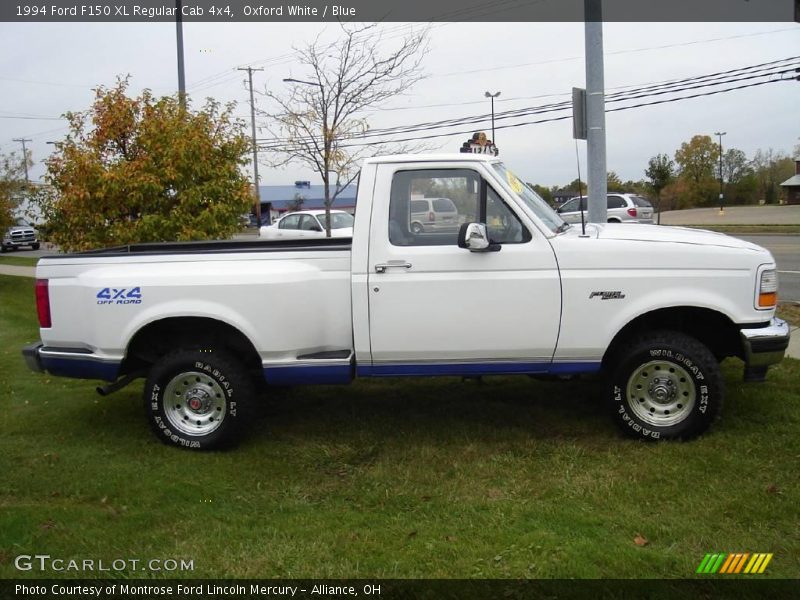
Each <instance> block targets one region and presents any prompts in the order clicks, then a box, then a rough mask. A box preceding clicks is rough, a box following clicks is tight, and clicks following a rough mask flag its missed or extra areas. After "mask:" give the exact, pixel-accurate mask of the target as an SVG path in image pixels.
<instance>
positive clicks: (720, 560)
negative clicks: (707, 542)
mask: <svg viewBox="0 0 800 600" xmlns="http://www.w3.org/2000/svg"><path fill="white" fill-rule="evenodd" d="M772 556H773V554H772V553H763V552H757V553H750V552H734V553H732V554H725V553H717V554H711V553H709V554H706V555H705V556H704V557H703V560H702V561H700V565H699V566H698V567H697V571H695V573H702V574H711V575H713V574H715V573H719V574H725V575H735V574H740V573H741V574H756V573H763V572H764V570H765V569H766V568H767V564H769V561H770V560H772Z"/></svg>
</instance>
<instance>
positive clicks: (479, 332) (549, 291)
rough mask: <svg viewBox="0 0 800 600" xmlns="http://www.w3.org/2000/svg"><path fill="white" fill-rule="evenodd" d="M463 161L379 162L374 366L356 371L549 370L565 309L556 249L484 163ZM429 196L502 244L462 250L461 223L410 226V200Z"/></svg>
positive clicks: (371, 292) (373, 254)
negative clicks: (444, 201) (440, 227)
mask: <svg viewBox="0 0 800 600" xmlns="http://www.w3.org/2000/svg"><path fill="white" fill-rule="evenodd" d="M468 164H469V165H470V166H469V168H465V166H464V165H465V163H453V164H452V167H447V166H439V165H438V164H437V167H436V168H430V167H429V166H426V164H425V163H418V164H416V165H414V164H412V165H409V164H407V163H406V164H403V165H394V164H390V163H384V164H379V165H377V169H378V171H377V174H376V180H375V202H374V203H373V213H372V224H371V232H370V246H369V253H368V257H369V258H368V275H367V281H368V291H367V294H368V303H369V327H370V332H369V338H370V346H371V348H370V351H371V364H370V365H369V366H364V367H362V368H361V371H360V372H361V373H362V374H365V375H424V374H431V375H436V374H454V375H458V374H461V375H468V374H490V373H516V372H520V373H533V372H544V371H547V370H548V368H549V366H550V364H551V361H552V356H553V352H554V349H555V345H556V339H557V335H558V325H559V319H560V313H561V288H560V283H559V274H558V269H557V265H556V261H555V257H554V254H553V251H552V248H551V247H550V244H549V242H548V241H547V239H546V238H545V237H544V236H543V235H542V234H541V233H540V232H539V231H538V230H537V229H534V227H533V226H532V224H531V223H530V222H529V221H527V219H526V218H525V217H524V215H523V216H520V214H522V212H521V211H520V214H517V212H515V210H514V208H513V206H514V201H513V198H512V197H511V196H510V195H507V194H508V192H507V191H506V190H505V189H503V188H501V187H499V186H498V187H497V188H495V186H493V185H492V183H491V182H490V181H487V177H486V175H489V173H488V172H484V171H482V169H481V165H480V163H468ZM445 165H446V163H445ZM386 196H388V198H387V197H386ZM429 197H435V198H448V199H449V200H451V201H452V203H453V204H454V205H455V206H456V207H457V209H458V223H457V225H460V224H461V223H465V222H485V223H486V224H487V226H488V229H489V232H490V237H491V238H492V239H493V241H495V242H498V243H499V245H500V251H496V252H483V253H474V252H470V251H469V250H466V249H463V248H459V247H458V245H457V237H458V226H457V225H456V226H455V227H453V228H452V229H451V230H442V231H435V232H428V231H422V232H418V231H416V230H415V228H414V227H413V226H412V225H413V223H412V221H413V220H412V218H411V208H410V206H411V202H412V201H413V200H417V199H421V198H429Z"/></svg>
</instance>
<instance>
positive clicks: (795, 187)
mask: <svg viewBox="0 0 800 600" xmlns="http://www.w3.org/2000/svg"><path fill="white" fill-rule="evenodd" d="M781 187H783V188H786V204H800V158H796V159H795V161H794V177H790V178H789V179H787V180H786V181H784V182H783V183H782V184H781Z"/></svg>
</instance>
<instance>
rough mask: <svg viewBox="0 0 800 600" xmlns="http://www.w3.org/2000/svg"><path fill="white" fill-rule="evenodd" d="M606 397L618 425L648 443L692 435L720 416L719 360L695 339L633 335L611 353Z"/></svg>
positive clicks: (666, 333) (671, 333) (664, 333)
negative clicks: (617, 349)
mask: <svg viewBox="0 0 800 600" xmlns="http://www.w3.org/2000/svg"><path fill="white" fill-rule="evenodd" d="M610 363H611V364H610V365H609V367H610V368H609V372H610V374H609V377H608V387H607V391H606V395H607V398H608V401H609V405H610V408H611V410H612V414H613V418H614V420H615V422H616V423H617V425H619V427H620V428H621V429H622V431H623V432H625V433H626V434H627V435H629V436H631V437H634V438H639V439H643V440H647V441H656V440H673V439H683V440H686V439H691V438H694V437H697V436H698V435H700V434H701V433H703V432H705V431H706V430H707V429H708V428H709V427H710V426H711V424H712V423H713V422H714V420H715V419H716V418H717V417H718V416H719V414H720V411H721V409H722V402H723V397H724V393H725V392H724V385H723V379H722V375H721V373H720V368H719V363H718V362H717V360H716V359H715V358H714V355H713V354H712V353H711V351H710V350H709V349H708V348H707V347H706V346H705V345H703V344H702V343H701V342H699V341H698V340H696V339H695V338H693V337H691V336H689V335H686V334H684V333H680V332H677V331H658V332H653V333H649V334H645V335H642V336H640V337H637V338H635V339H632V340H631V341H630V342H629V343H626V344H624V347H623V348H622V349H621V350H619V351H618V352H616V354H615V356H613V357H611V359H610Z"/></svg>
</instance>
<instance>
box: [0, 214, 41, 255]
mask: <svg viewBox="0 0 800 600" xmlns="http://www.w3.org/2000/svg"><path fill="white" fill-rule="evenodd" d="M23 246H28V247H29V248H31V249H32V250H38V249H39V238H38V237H37V236H36V229H34V228H33V225H30V224H29V223H27V222H26V221H24V220H22V219H19V220H18V221H17V224H16V225H14V226H12V227H9V228H8V229H6V231H5V233H4V234H3V242H2V245H1V246H0V252H8V251H9V250H19V249H20V248H22V247H23Z"/></svg>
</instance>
